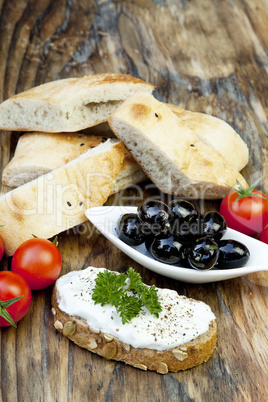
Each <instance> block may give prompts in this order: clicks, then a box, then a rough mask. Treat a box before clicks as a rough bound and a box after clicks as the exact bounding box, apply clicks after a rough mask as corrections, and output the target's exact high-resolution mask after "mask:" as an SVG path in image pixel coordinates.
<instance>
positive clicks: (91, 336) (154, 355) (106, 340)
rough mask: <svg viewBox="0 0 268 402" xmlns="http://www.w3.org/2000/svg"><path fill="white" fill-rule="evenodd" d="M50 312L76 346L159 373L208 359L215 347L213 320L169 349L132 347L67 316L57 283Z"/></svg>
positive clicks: (61, 331) (215, 325) (60, 328)
mask: <svg viewBox="0 0 268 402" xmlns="http://www.w3.org/2000/svg"><path fill="white" fill-rule="evenodd" d="M51 302H52V314H53V317H54V326H55V328H56V329H57V330H58V331H59V332H60V333H62V334H63V335H64V336H66V337H68V338H69V339H70V340H72V341H73V342H74V343H76V344H77V345H78V346H80V347H82V348H85V349H87V350H89V351H91V352H93V353H96V354H98V355H100V356H103V357H104V358H106V359H107V360H117V361H123V362H125V363H126V364H129V365H131V366H133V367H135V368H139V369H142V370H153V371H157V372H158V373H160V374H166V373H168V372H169V371H170V372H176V371H179V370H186V369H189V368H191V367H194V366H197V365H198V364H201V363H203V362H205V361H207V360H208V359H209V358H210V357H211V356H212V354H213V351H214V349H215V347H216V338H217V324H216V321H215V320H214V321H212V322H211V324H210V326H209V330H208V331H207V333H205V334H203V335H200V336H199V337H198V338H196V339H194V340H192V341H190V342H187V343H184V344H183V345H181V346H179V347H176V348H172V349H169V350H163V351H159V350H154V349H146V348H143V349H142V348H134V347H133V346H131V345H128V344H126V343H124V342H122V341H121V340H120V339H118V338H116V337H114V336H111V335H110V334H104V333H102V332H98V331H95V330H93V329H92V328H90V327H89V325H88V324H87V322H86V321H85V320H83V319H81V318H80V317H76V316H69V315H68V314H66V313H65V312H63V311H62V310H60V309H59V306H58V302H57V286H56V285H55V286H54V290H53V293H52V299H51Z"/></svg>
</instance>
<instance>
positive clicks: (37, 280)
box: [11, 238, 62, 289]
mask: <svg viewBox="0 0 268 402" xmlns="http://www.w3.org/2000/svg"><path fill="white" fill-rule="evenodd" d="M61 267H62V258H61V253H60V250H59V249H58V247H57V246H55V244H53V243H52V242H51V241H49V240H46V239H39V238H34V239H30V240H27V241H25V242H24V243H22V244H21V245H20V246H19V247H18V248H17V250H16V251H15V254H14V255H13V258H12V262H11V270H12V271H13V272H16V273H17V274H20V275H21V276H23V277H24V279H26V281H27V282H28V283H29V285H30V288H31V289H44V288H46V287H47V286H50V285H52V283H54V282H55V280H56V279H57V278H58V276H59V274H60V271H61Z"/></svg>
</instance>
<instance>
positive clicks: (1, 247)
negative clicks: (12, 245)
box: [0, 237, 4, 261]
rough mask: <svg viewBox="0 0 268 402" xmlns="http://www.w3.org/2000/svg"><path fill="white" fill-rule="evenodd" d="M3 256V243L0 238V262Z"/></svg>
mask: <svg viewBox="0 0 268 402" xmlns="http://www.w3.org/2000/svg"><path fill="white" fill-rule="evenodd" d="M3 255H4V242H3V240H2V238H1V237H0V261H1V260H2V258H3Z"/></svg>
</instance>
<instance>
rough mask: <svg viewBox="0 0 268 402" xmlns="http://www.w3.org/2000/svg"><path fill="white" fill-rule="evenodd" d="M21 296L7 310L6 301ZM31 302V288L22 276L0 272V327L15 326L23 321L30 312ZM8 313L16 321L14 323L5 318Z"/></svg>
mask: <svg viewBox="0 0 268 402" xmlns="http://www.w3.org/2000/svg"><path fill="white" fill-rule="evenodd" d="M20 296H23V297H22V298H21V299H20V300H18V301H16V302H15V303H13V304H12V305H10V306H9V307H6V308H5V301H7V300H11V299H14V298H16V297H20ZM31 300H32V293H31V289H30V286H29V285H28V283H27V282H26V281H25V279H24V278H23V277H22V276H20V275H18V274H15V273H14V272H10V271H1V272H0V306H1V309H0V316H1V317H0V327H7V326H9V325H14V326H15V324H14V322H18V321H19V320H21V319H22V318H23V317H24V316H25V314H26V313H27V311H28V310H29V307H30V304H31ZM6 312H7V313H8V314H9V315H10V317H11V318H12V319H13V320H14V322H13V323H12V322H8V321H7V320H6V319H5V318H3V316H4V317H7V316H8V315H7V314H6Z"/></svg>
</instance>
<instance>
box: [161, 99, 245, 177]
mask: <svg viewBox="0 0 268 402" xmlns="http://www.w3.org/2000/svg"><path fill="white" fill-rule="evenodd" d="M167 106H168V107H169V108H170V109H171V110H172V112H173V113H175V114H176V115H177V116H178V117H179V118H180V119H181V120H182V121H183V122H184V123H185V124H186V126H187V127H189V128H190V129H191V130H192V131H193V132H194V133H195V135H197V136H198V137H199V138H200V139H201V140H202V141H204V143H205V144H207V145H209V146H210V147H211V148H213V149H215V151H217V152H218V153H219V154H221V155H222V156H223V157H224V159H225V160H226V161H227V162H228V163H229V164H230V165H231V166H232V167H233V168H234V169H235V170H237V171H238V172H240V170H242V169H243V168H244V167H245V166H246V165H247V164H248V160H249V151H248V146H247V144H246V143H245V142H244V141H243V140H242V138H241V137H240V135H239V134H237V132H236V131H235V130H234V129H233V128H232V127H231V126H230V125H229V124H228V123H226V122H225V121H223V120H221V119H219V118H217V117H214V116H210V115H208V114H205V113H196V112H191V111H190V110H185V109H183V108H181V107H179V106H175V105H171V104H167Z"/></svg>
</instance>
